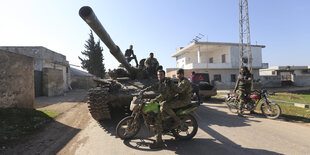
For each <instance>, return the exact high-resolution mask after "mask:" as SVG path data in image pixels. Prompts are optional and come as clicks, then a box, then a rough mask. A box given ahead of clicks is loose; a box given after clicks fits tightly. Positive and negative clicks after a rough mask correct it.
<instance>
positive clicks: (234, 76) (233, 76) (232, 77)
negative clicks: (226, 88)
mask: <svg viewBox="0 0 310 155" xmlns="http://www.w3.org/2000/svg"><path fill="white" fill-rule="evenodd" d="M230 82H236V74H231V75H230Z"/></svg>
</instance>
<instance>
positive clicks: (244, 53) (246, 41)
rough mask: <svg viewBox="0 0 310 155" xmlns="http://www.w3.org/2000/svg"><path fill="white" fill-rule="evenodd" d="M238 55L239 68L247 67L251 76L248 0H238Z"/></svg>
mask: <svg viewBox="0 0 310 155" xmlns="http://www.w3.org/2000/svg"><path fill="white" fill-rule="evenodd" d="M239 54H240V68H241V67H243V66H247V67H248V68H249V70H250V72H251V74H253V71H252V52H251V37H250V23H249V10H248V0H239ZM252 80H253V78H252ZM251 83H252V86H251V89H253V81H252V82H251Z"/></svg>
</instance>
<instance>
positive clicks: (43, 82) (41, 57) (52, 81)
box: [0, 46, 70, 97]
mask: <svg viewBox="0 0 310 155" xmlns="http://www.w3.org/2000/svg"><path fill="white" fill-rule="evenodd" d="M0 49H2V50H5V51H9V52H12V53H17V54H21V55H25V56H28V57H32V58H33V59H34V66H33V69H34V86H35V96H36V97H37V96H43V95H44V96H55V95H61V94H63V93H64V92H65V91H68V90H69V87H70V85H69V81H70V74H69V68H70V66H69V62H68V61H67V60H66V56H64V55H62V54H59V53H56V52H54V51H52V50H49V49H47V48H45V47H42V46H0ZM16 71H17V72H18V70H16ZM25 82H28V81H25Z"/></svg>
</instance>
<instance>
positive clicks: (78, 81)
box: [71, 76, 96, 89]
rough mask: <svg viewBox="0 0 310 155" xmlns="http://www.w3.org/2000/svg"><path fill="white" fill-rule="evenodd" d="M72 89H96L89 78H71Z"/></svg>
mask: <svg viewBox="0 0 310 155" xmlns="http://www.w3.org/2000/svg"><path fill="white" fill-rule="evenodd" d="M71 87H72V89H90V88H94V87H96V83H95V82H94V80H93V77H91V76H71Z"/></svg>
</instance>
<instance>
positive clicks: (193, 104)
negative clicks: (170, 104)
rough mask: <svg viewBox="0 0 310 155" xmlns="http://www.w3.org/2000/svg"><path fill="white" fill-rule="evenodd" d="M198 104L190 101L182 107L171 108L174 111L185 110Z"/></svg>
mask: <svg viewBox="0 0 310 155" xmlns="http://www.w3.org/2000/svg"><path fill="white" fill-rule="evenodd" d="M199 105H200V104H199V103H198V102H196V103H190V104H188V105H186V106H184V107H181V108H176V109H173V110H174V111H175V112H176V111H178V110H185V109H189V108H192V107H198V106H199Z"/></svg>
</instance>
